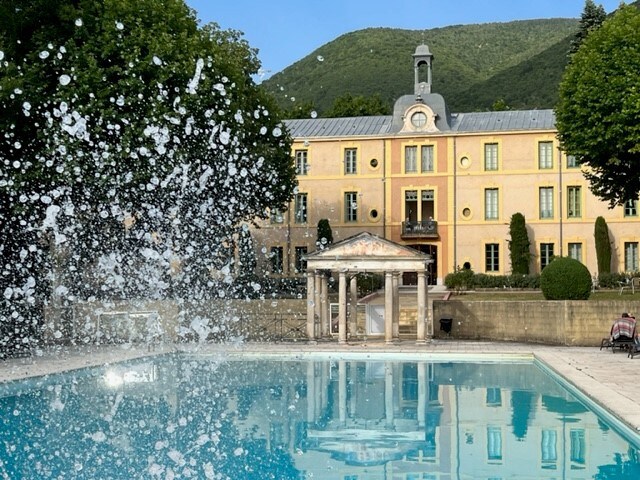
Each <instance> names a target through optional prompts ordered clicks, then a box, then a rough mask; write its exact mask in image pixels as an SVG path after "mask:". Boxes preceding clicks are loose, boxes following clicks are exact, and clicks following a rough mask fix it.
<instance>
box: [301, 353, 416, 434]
mask: <svg viewBox="0 0 640 480" xmlns="http://www.w3.org/2000/svg"><path fill="white" fill-rule="evenodd" d="M427 382H428V379H427V364H426V363H424V362H420V363H418V427H420V428H424V426H425V425H426V424H427V386H428V385H427ZM307 395H309V394H308V393H307Z"/></svg>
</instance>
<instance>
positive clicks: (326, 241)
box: [316, 218, 333, 250]
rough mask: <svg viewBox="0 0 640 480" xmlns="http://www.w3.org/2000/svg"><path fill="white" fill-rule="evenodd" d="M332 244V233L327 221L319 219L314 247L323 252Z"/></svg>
mask: <svg viewBox="0 0 640 480" xmlns="http://www.w3.org/2000/svg"><path fill="white" fill-rule="evenodd" d="M332 243H333V233H332V232H331V225H329V220H327V219H326V218H321V219H320V220H318V238H317V239H316V247H317V249H318V250H324V249H325V248H328V247H329V245H331V244H332Z"/></svg>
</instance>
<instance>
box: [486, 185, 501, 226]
mask: <svg viewBox="0 0 640 480" xmlns="http://www.w3.org/2000/svg"><path fill="white" fill-rule="evenodd" d="M499 198H500V193H499V190H498V189H497V188H485V189H484V219H485V220H498V218H499V214H500V211H499V208H498V204H499Z"/></svg>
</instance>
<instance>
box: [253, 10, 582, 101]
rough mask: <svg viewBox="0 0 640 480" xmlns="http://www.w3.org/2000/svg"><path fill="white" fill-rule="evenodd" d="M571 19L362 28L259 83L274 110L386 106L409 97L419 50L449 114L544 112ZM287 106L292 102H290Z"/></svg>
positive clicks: (574, 25)
mask: <svg viewBox="0 0 640 480" xmlns="http://www.w3.org/2000/svg"><path fill="white" fill-rule="evenodd" d="M577 26H578V19H544V20H525V21H516V22H508V23H488V24H479V25H455V26H450V27H444V28H436V29H431V30H425V31H421V30H420V31H419V30H401V29H391V28H369V29H365V30H358V31H355V32H352V33H348V34H345V35H342V36H340V37H338V38H337V39H336V40H334V41H332V42H329V43H327V44H326V45H323V46H322V47H320V48H319V49H317V50H316V51H314V52H312V53H311V54H309V55H308V56H307V57H305V58H303V59H302V60H300V61H298V62H296V63H294V64H293V65H291V66H290V67H287V68H286V69H285V70H283V71H282V72H280V73H278V74H276V75H274V76H273V77H271V78H270V79H268V80H266V81H265V82H264V83H263V85H264V86H265V87H266V88H267V89H269V90H270V91H272V92H273V93H274V94H275V95H276V97H277V98H278V101H279V102H280V103H281V105H282V107H283V108H285V109H289V108H291V107H292V105H293V104H294V103H298V102H300V103H306V102H312V103H313V104H314V105H315V108H316V109H317V111H318V112H319V113H320V114H322V112H323V111H325V110H327V109H328V108H329V107H330V106H331V105H332V104H333V101H334V99H335V98H336V97H339V96H341V95H344V94H345V93H350V94H351V95H354V96H357V95H363V96H370V95H374V94H378V95H379V96H380V97H381V98H382V99H383V100H384V101H385V102H388V103H389V105H390V106H391V105H392V104H393V102H394V101H395V99H396V98H398V97H399V96H401V95H404V94H407V93H412V92H413V80H414V77H413V75H414V73H413V58H412V54H413V53H414V51H415V49H416V47H417V46H418V45H420V44H421V43H425V44H427V45H428V46H429V49H430V50H431V52H432V53H433V55H434V66H433V88H432V90H433V91H434V92H436V93H440V94H441V95H443V96H444V98H445V100H446V101H447V103H448V105H449V108H450V110H451V111H452V112H462V111H476V110H486V109H488V108H490V107H491V105H492V104H493V103H494V102H495V101H496V100H498V99H504V100H505V102H506V103H507V105H509V106H511V107H513V108H550V107H552V106H553V103H554V101H555V98H556V91H557V85H558V82H559V80H560V77H561V75H562V71H563V69H564V67H565V65H566V61H567V57H566V53H567V51H568V49H569V37H571V36H572V35H573V34H574V33H575V31H576V29H577ZM292 99H295V100H292Z"/></svg>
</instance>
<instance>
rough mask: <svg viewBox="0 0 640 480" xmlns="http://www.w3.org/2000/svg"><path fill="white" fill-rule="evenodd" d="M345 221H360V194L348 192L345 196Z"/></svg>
mask: <svg viewBox="0 0 640 480" xmlns="http://www.w3.org/2000/svg"><path fill="white" fill-rule="evenodd" d="M344 221H345V222H357V221H358V193H357V192H346V193H345V194H344Z"/></svg>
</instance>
